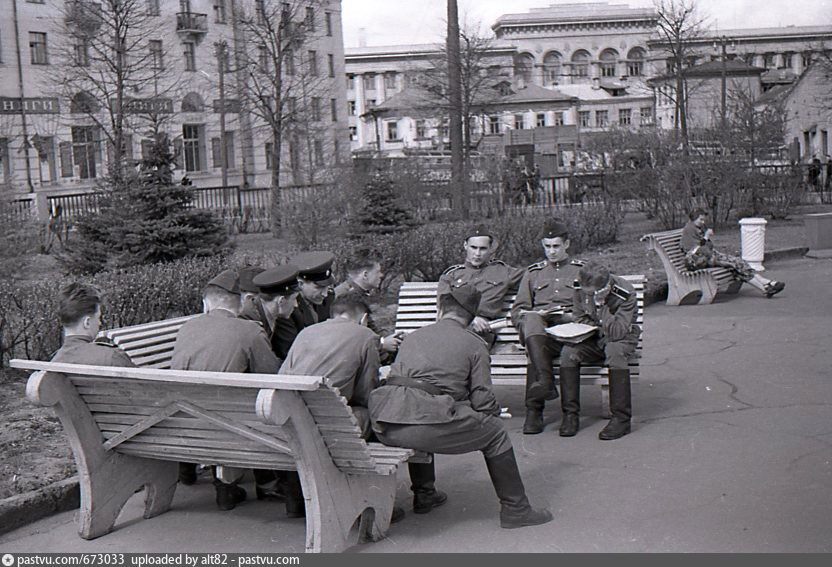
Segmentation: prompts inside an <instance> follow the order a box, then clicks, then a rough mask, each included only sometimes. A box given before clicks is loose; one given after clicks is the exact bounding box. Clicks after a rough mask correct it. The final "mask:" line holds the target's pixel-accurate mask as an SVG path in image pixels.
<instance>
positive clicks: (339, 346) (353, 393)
mask: <svg viewBox="0 0 832 567" xmlns="http://www.w3.org/2000/svg"><path fill="white" fill-rule="evenodd" d="M378 368H379V358H378V335H376V334H375V333H374V332H372V331H371V330H370V329H368V328H367V327H363V326H361V325H359V324H358V323H354V322H353V321H350V320H348V319H343V318H336V319H330V320H328V321H324V322H323V323H318V324H316V325H312V326H311V327H307V328H305V329H304V330H302V331H301V332H300V333H299V334H298V336H297V337H296V338H295V342H294V343H292V348H290V349H289V355H288V356H287V357H286V361H285V362H284V363H283V366H281V368H280V373H281V374H302V375H306V376H324V377H325V378H327V379H328V381H329V383H330V385H332V386H335V387H336V388H338V389H339V390H341V395H342V396H344V397H345V398H347V401H348V402H349V403H350V405H356V406H363V407H367V402H368V401H369V396H370V392H371V391H372V390H373V389H374V388H375V387H376V385H377V383H378Z"/></svg>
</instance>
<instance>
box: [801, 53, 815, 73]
mask: <svg viewBox="0 0 832 567" xmlns="http://www.w3.org/2000/svg"><path fill="white" fill-rule="evenodd" d="M801 59H802V60H801V63H803V68H804V69H805V68H806V67H808V66H809V65H811V64H812V52H811V51H804V52H803V53H802V55H801Z"/></svg>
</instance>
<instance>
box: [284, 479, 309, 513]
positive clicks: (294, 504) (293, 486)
mask: <svg viewBox="0 0 832 567" xmlns="http://www.w3.org/2000/svg"><path fill="white" fill-rule="evenodd" d="M284 479H285V481H284V483H283V492H284V494H285V496H286V517H287V518H304V517H306V502H305V501H304V499H303V489H302V488H301V484H300V475H299V474H298V473H297V471H286V476H285V477H284Z"/></svg>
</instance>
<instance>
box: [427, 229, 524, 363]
mask: <svg viewBox="0 0 832 567" xmlns="http://www.w3.org/2000/svg"><path fill="white" fill-rule="evenodd" d="M463 250H465V263H464V264H457V265H456V266H451V267H450V268H448V269H447V270H445V271H444V272H443V273H442V276H441V277H440V278H439V285H438V286H437V289H436V293H437V295H442V294H445V293H448V291H449V290H450V289H451V288H452V287H459V286H461V285H465V284H470V285H473V286H474V287H476V288H477V290H479V292H480V294H481V295H482V299H481V300H480V305H479V308H478V309H477V316H476V317H474V320H473V321H472V322H471V330H472V331H474V332H475V333H477V334H478V335H480V336H481V337H483V338H484V339H485V341H486V342H487V343H488V346H489V347H492V346H494V341H495V340H496V338H497V335H496V334H495V333H494V331H493V330H492V329H491V326H490V323H491V321H492V320H494V319H497V318H499V316H500V314H501V312H502V310H503V297H504V296H505V294H506V292H508V291H510V290H514V289H517V284H519V283H520V279H521V278H522V277H523V270H522V269H520V268H513V267H511V266H509V265H508V264H506V263H505V262H503V261H501V260H494V259H492V258H491V256H492V255H493V254H494V236H493V235H492V234H491V233H490V232H489V231H488V229H487V228H486V227H485V226H482V225H481V226H477V227H475V228H474V229H473V230H472V231H471V233H470V234H469V235H468V238H466V239H465V243H464V245H463Z"/></svg>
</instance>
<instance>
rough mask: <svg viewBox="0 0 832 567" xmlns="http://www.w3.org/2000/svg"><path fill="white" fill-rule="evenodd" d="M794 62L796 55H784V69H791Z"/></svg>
mask: <svg viewBox="0 0 832 567" xmlns="http://www.w3.org/2000/svg"><path fill="white" fill-rule="evenodd" d="M793 61H794V53H784V54H783V68H784V69H791V68H792V62H793Z"/></svg>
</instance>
